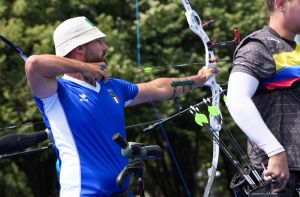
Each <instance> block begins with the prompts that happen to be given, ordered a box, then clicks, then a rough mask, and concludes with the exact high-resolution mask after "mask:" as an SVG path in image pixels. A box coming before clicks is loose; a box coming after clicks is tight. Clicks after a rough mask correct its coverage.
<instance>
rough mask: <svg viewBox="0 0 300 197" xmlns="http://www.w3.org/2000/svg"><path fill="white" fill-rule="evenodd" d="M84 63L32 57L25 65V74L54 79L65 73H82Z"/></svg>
mask: <svg viewBox="0 0 300 197" xmlns="http://www.w3.org/2000/svg"><path fill="white" fill-rule="evenodd" d="M85 64H86V63H84V62H81V61H77V60H73V59H69V58H64V57H59V56H55V55H33V56H30V57H29V58H28V60H27V62H26V64H25V69H26V72H35V73H38V74H40V75H41V76H43V77H47V78H55V77H56V76H57V75H61V74H65V73H76V72H78V73H79V72H83V69H82V68H83V67H84V65H85Z"/></svg>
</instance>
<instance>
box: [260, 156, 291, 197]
mask: <svg viewBox="0 0 300 197" xmlns="http://www.w3.org/2000/svg"><path fill="white" fill-rule="evenodd" d="M263 174H264V179H265V180H266V181H271V180H272V179H276V180H277V182H278V185H277V186H276V189H275V190H274V191H273V192H275V193H276V192H280V191H281V190H283V189H284V187H285V186H286V184H287V182H288V180H289V177H290V173H289V168H288V161H287V156H286V153H285V152H280V153H278V154H276V155H273V156H271V157H270V158H269V162H268V167H267V169H266V170H264V172H263Z"/></svg>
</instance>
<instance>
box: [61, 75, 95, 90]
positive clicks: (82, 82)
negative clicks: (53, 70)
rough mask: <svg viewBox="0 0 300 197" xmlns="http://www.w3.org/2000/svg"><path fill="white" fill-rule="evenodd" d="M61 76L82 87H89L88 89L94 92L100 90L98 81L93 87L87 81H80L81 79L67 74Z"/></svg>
mask: <svg viewBox="0 0 300 197" xmlns="http://www.w3.org/2000/svg"><path fill="white" fill-rule="evenodd" d="M62 78H63V79H66V80H69V81H72V82H74V83H77V84H78V85H81V86H83V87H86V88H89V89H91V90H94V91H96V92H100V89H101V86H100V84H99V83H98V82H96V87H94V86H92V85H91V84H89V83H87V82H85V81H81V80H79V79H76V78H74V77H71V76H69V75H64V76H63V77H62Z"/></svg>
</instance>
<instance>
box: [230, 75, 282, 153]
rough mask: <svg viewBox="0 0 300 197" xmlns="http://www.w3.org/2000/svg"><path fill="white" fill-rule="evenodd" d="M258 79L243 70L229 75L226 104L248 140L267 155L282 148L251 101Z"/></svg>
mask: <svg viewBox="0 0 300 197" xmlns="http://www.w3.org/2000/svg"><path fill="white" fill-rule="evenodd" d="M258 84H259V81H258V80H257V79H256V78H255V77H253V76H251V75H249V74H247V73H243V72H234V73H232V74H231V75H230V77H229V82H228V92H227V100H226V105H227V107H228V110H229V112H230V114H231V116H232V118H233V120H234V121H235V122H236V124H237V125H238V126H239V127H240V129H241V130H242V131H243V132H244V133H245V134H246V135H247V136H248V138H249V139H250V141H252V142H254V143H255V144H257V145H258V146H259V147H260V148H261V149H262V150H263V151H264V152H265V153H266V154H267V155H268V156H269V157H270V156H273V155H275V154H277V153H280V152H283V151H284V148H283V147H282V145H281V144H280V143H279V142H278V140H277V139H276V138H275V137H274V135H273V134H272V133H271V131H270V130H269V128H268V127H267V125H266V124H265V122H264V121H263V119H262V117H261V115H260V114H259V112H258V110H257V108H256V106H255V105H254V103H253V101H252V96H253V95H254V93H255V91H256V89H257V87H258Z"/></svg>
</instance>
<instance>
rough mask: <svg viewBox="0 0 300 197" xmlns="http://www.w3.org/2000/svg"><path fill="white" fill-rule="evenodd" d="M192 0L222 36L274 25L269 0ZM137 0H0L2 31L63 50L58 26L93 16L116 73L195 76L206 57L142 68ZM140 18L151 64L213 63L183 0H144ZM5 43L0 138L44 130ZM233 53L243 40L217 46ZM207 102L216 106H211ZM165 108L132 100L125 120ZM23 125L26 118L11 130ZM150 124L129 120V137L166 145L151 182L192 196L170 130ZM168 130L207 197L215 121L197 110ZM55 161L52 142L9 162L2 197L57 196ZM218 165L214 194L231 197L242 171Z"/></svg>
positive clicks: (36, 46)
mask: <svg viewBox="0 0 300 197" xmlns="http://www.w3.org/2000/svg"><path fill="white" fill-rule="evenodd" d="M191 3H192V8H193V9H194V10H195V11H196V12H197V13H198V14H199V16H200V17H201V19H202V21H207V20H209V19H215V20H216V23H215V25H214V28H213V30H208V31H207V32H208V34H209V37H211V38H213V39H214V40H216V41H224V40H232V39H233V37H232V29H233V28H234V27H235V26H238V27H239V29H240V32H241V36H242V37H244V36H246V35H247V34H249V33H250V32H252V31H254V30H256V29H259V28H261V27H262V26H263V25H264V24H267V18H268V16H267V11H266V9H265V6H264V1H263V0H253V1H246V0H236V1H228V0H227V1H225V0H201V1H200V0H192V2H191ZM135 6H136V5H135V1H133V0H110V1H106V0H85V1H79V0H64V1H62V0H48V1H38V0H0V29H1V35H3V36H5V37H7V38H8V39H10V40H11V41H13V42H14V43H16V44H17V45H18V46H19V47H20V48H22V49H23V50H24V51H25V53H26V54H44V53H47V54H54V46H53V43H52V33H53V30H54V29H55V27H56V26H57V25H58V24H59V23H60V22H61V21H63V20H65V19H67V18H70V17H75V16H82V15H84V16H86V17H88V18H89V19H90V20H91V21H93V22H94V23H95V24H96V25H97V26H98V27H99V28H100V29H101V30H102V31H103V32H105V33H106V34H107V35H108V36H107V38H106V42H107V43H108V45H109V46H110V49H109V53H108V54H107V59H108V64H109V70H110V76H111V77H115V78H123V79H125V80H128V81H132V82H135V83H139V82H142V81H149V80H152V79H155V78H158V77H178V76H188V75H192V74H196V73H197V71H198V69H199V68H200V67H201V66H199V65H197V66H195V65H193V66H189V67H185V68H184V69H182V68H180V69H175V68H173V69H169V70H165V71H163V72H156V73H152V74H149V75H142V74H141V73H140V72H138V67H137V49H136V45H137V43H136V15H135V14H136V13H135V9H136V7H135ZM139 16H140V41H141V64H142V66H168V65H176V64H181V63H192V62H203V61H204V50H203V45H202V42H201V41H200V40H199V38H198V37H197V36H196V35H195V34H194V33H193V32H191V30H190V29H189V27H188V24H187V21H186V18H185V14H184V7H183V5H182V2H181V1H180V0H140V1H139ZM0 51H1V53H0V127H1V128H2V129H1V130H0V136H4V135H6V134H9V133H26V132H32V131H38V130H41V129H44V126H43V123H41V121H42V119H41V116H40V114H39V112H38V110H37V108H36V106H35V103H34V100H33V98H32V95H31V93H30V91H29V88H28V86H27V82H26V78H25V74H24V63H23V60H22V59H21V58H20V57H19V56H17V55H16V53H15V52H13V51H12V49H11V48H9V47H8V46H6V45H5V44H4V43H2V42H1V43H0ZM233 51H234V48H227V49H218V50H216V54H217V57H218V58H219V59H231V58H232V54H233ZM219 66H220V67H221V68H222V71H221V73H219V74H218V79H217V80H218V82H219V83H222V84H226V81H227V79H228V75H229V72H230V67H231V63H230V61H228V62H225V63H224V62H222V63H220V64H219ZM209 95H210V92H209V91H208V90H206V89H197V90H194V91H193V92H191V93H189V94H186V95H184V96H181V97H180V100H181V102H182V105H183V107H188V106H189V105H192V104H196V103H197V102H200V101H201V99H202V98H203V97H206V96H209ZM155 105H156V107H157V110H158V112H159V114H160V118H164V117H167V116H170V115H172V114H174V113H176V112H177V107H176V103H175V102H174V101H173V100H169V101H165V102H158V103H156V104H155ZM221 105H222V113H223V116H224V123H225V126H226V127H227V128H230V129H232V132H233V134H234V136H235V137H236V139H237V140H238V141H239V142H240V143H241V144H244V143H245V138H244V136H243V134H242V133H241V132H240V131H239V130H238V129H237V128H236V126H235V125H234V123H233V121H232V120H231V118H230V115H229V114H228V112H227V110H226V108H225V107H224V103H223V102H222V103H221ZM201 110H202V111H203V112H206V111H207V109H206V107H203V108H201ZM156 113H157V112H155V111H153V108H152V105H151V104H143V105H140V106H136V107H131V108H128V109H127V110H126V117H127V119H126V123H127V125H134V124H138V123H142V122H149V121H153V120H155V119H157V118H158V117H157V116H156V115H155V114H156ZM20 124H26V126H22V127H16V128H14V129H3V127H7V126H10V125H20ZM144 127H145V126H144ZM144 127H135V128H132V127H129V128H128V129H127V139H128V141H137V142H143V143H145V144H158V145H160V146H161V147H162V149H163V157H162V159H161V160H158V161H147V162H146V173H145V190H146V191H147V192H148V193H149V194H150V196H186V192H185V190H184V188H183V186H182V182H181V180H180V177H179V174H178V173H177V171H176V167H175V165H174V162H173V161H172V159H171V157H170V153H169V151H168V147H167V144H166V141H165V138H164V135H163V133H162V132H161V130H160V129H156V130H154V131H153V132H152V133H151V134H150V135H144V134H143V132H142V129H143V128H144ZM164 128H165V130H166V135H167V136H168V137H169V140H170V143H171V145H172V148H173V149H174V152H175V155H176V158H177V159H178V162H179V166H180V168H181V170H182V171H183V175H184V178H185V180H186V181H187V186H188V188H189V190H190V191H191V193H192V195H193V196H202V195H203V191H204V186H205V185H206V181H207V175H206V169H207V168H208V167H210V162H211V158H212V152H211V151H212V142H211V139H210V138H209V136H208V134H207V128H200V127H199V126H197V125H196V124H195V122H194V120H193V116H191V115H188V114H187V115H184V116H181V117H179V118H177V119H176V120H175V121H172V122H169V123H167V124H166V125H164ZM226 140H227V139H226V138H224V141H225V142H227V141H226ZM227 143H228V145H229V146H230V143H229V142H227ZM43 145H45V144H41V145H40V146H43ZM55 159H56V157H55V154H54V153H53V151H51V150H49V151H46V152H44V153H42V154H34V155H29V156H24V157H20V158H17V159H13V160H6V161H1V162H0V196H7V197H10V196H26V197H27V196H28V197H29V196H58V193H57V186H58V185H57V180H56V174H55ZM95 167H97V166H95ZM218 170H219V171H220V172H221V176H220V177H217V178H216V180H215V184H214V187H213V190H212V194H211V196H231V195H232V194H231V193H230V189H229V182H230V179H231V177H232V175H233V173H234V172H235V169H233V168H232V166H231V163H229V161H228V160H227V159H225V158H224V157H222V154H221V160H220V163H219V166H218ZM197 172H198V173H197ZM196 174H198V175H200V177H199V176H196ZM136 186H137V184H136V182H135V180H133V181H132V184H131V187H132V189H133V190H134V191H135V193H136V194H138V193H137V189H136Z"/></svg>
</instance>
